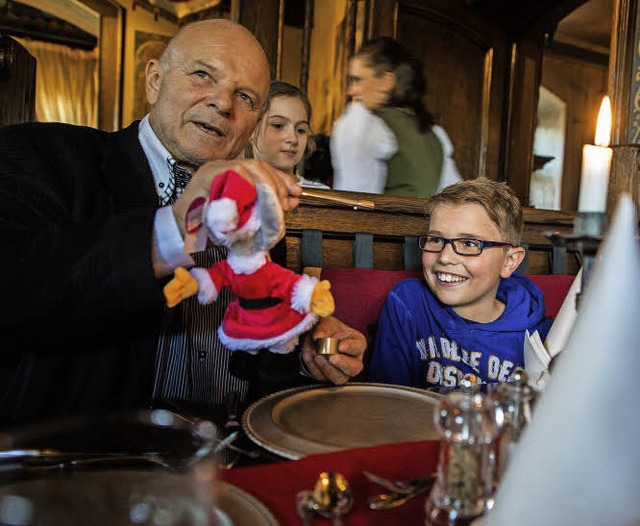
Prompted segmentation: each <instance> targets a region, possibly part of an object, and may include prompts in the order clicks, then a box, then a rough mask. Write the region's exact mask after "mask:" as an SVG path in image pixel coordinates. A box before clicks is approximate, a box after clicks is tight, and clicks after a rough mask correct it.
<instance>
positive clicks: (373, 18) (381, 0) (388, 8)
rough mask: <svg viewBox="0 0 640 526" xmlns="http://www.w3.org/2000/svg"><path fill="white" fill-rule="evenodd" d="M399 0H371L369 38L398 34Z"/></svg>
mask: <svg viewBox="0 0 640 526" xmlns="http://www.w3.org/2000/svg"><path fill="white" fill-rule="evenodd" d="M397 10H398V2H397V1H396V0H370V3H369V24H368V27H367V38H373V37H382V36H385V37H393V36H396V22H397Z"/></svg>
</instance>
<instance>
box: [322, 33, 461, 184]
mask: <svg viewBox="0 0 640 526" xmlns="http://www.w3.org/2000/svg"><path fill="white" fill-rule="evenodd" d="M425 91H426V83H425V79H424V73H423V69H422V64H421V63H420V61H419V60H418V59H417V58H416V57H414V56H413V55H412V54H411V53H410V52H409V51H408V50H407V49H406V48H404V46H402V45H401V44H400V43H399V42H398V41H397V40H394V39H393V38H389V37H380V38H376V39H373V40H370V41H369V42H367V43H365V44H363V45H362V47H361V48H360V50H359V51H358V53H357V54H356V55H355V56H354V57H353V58H352V59H351V60H350V62H349V84H348V88H347V95H348V96H349V97H350V98H351V103H350V104H349V105H348V107H347V109H346V111H345V113H344V115H342V116H341V117H340V118H339V119H338V120H337V121H336V122H335V124H334V127H333V132H332V135H331V155H332V163H333V168H334V179H333V187H334V188H335V189H337V190H352V191H359V192H371V193H385V194H393V195H403V196H412V197H429V196H431V195H433V194H434V193H436V191H437V190H438V189H440V188H443V187H444V186H448V185H449V184H452V183H455V182H458V181H460V180H461V178H460V175H459V173H458V170H457V168H456V166H455V162H454V161H453V159H452V157H451V155H452V153H453V146H452V144H451V141H450V139H449V137H448V136H447V133H446V132H445V131H444V129H443V128H441V127H440V126H436V125H435V124H434V120H433V117H432V115H431V114H430V113H429V112H428V111H427V110H426V109H425V107H424V104H423V97H424V95H425Z"/></svg>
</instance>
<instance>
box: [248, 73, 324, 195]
mask: <svg viewBox="0 0 640 526" xmlns="http://www.w3.org/2000/svg"><path fill="white" fill-rule="evenodd" d="M265 105H266V108H265V112H264V116H263V117H262V119H261V120H260V122H259V123H258V126H257V127H256V129H255V131H254V132H253V135H252V136H251V145H250V149H251V151H250V152H248V154H249V155H248V156H250V157H254V158H255V159H260V160H262V161H266V162H268V163H269V164H271V165H272V166H274V167H275V168H277V169H278V170H281V171H283V172H286V173H288V174H290V175H292V176H294V177H296V178H297V179H298V182H299V184H300V186H313V187H316V188H328V186H326V185H323V184H321V183H316V182H314V181H307V180H306V179H304V178H303V177H301V176H300V174H298V173H297V172H298V167H299V163H300V161H301V160H302V158H303V157H307V156H308V155H309V154H310V153H311V152H312V151H313V149H314V146H315V143H314V140H313V133H312V131H311V104H309V99H308V98H307V96H306V94H305V93H303V92H302V91H301V90H300V89H298V88H296V87H295V86H293V85H292V84H289V83H287V82H281V81H274V82H272V83H271V86H270V88H269V95H268V97H267V100H266V102H265Z"/></svg>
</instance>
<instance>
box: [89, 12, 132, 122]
mask: <svg viewBox="0 0 640 526" xmlns="http://www.w3.org/2000/svg"><path fill="white" fill-rule="evenodd" d="M80 1H81V2H82V3H83V4H85V5H86V6H87V7H89V8H90V9H93V10H94V11H96V12H97V13H99V14H100V35H99V38H98V45H99V47H100V61H99V73H98V77H99V88H98V128H100V129H101V130H105V131H115V130H119V129H120V127H121V126H122V86H123V71H122V64H123V58H124V57H123V53H124V31H125V16H126V11H125V9H124V8H123V7H122V6H120V5H119V4H118V3H117V2H116V1H115V0H80Z"/></svg>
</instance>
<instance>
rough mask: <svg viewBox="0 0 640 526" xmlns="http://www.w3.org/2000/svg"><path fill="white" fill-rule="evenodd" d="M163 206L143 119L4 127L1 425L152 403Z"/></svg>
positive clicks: (0, 166) (0, 144) (0, 138)
mask: <svg viewBox="0 0 640 526" xmlns="http://www.w3.org/2000/svg"><path fill="white" fill-rule="evenodd" d="M157 203H158V198H157V194H156V191H155V185H154V181H153V176H152V174H151V170H150V168H149V164H148V162H147V159H146V157H145V155H144V152H143V150H142V148H141V146H140V143H139V141H138V123H137V122H135V123H133V124H132V125H131V126H129V127H128V128H127V129H125V130H122V131H120V132H115V133H106V132H101V131H98V130H94V129H91V128H82V127H74V126H68V125H62V124H26V125H19V126H13V127H7V128H4V129H0V247H1V250H2V255H1V256H0V280H1V285H0V426H4V425H7V424H10V423H15V422H18V421H23V420H33V419H36V418H40V417H45V416H46V417H51V416H57V415H65V414H74V413H82V412H88V411H96V410H115V409H122V408H130V407H143V406H146V405H147V404H148V402H149V400H150V396H151V389H152V381H153V371H154V359H155V350H156V342H157V337H158V334H159V325H160V321H161V313H162V308H163V304H164V301H163V297H162V290H161V288H160V286H159V284H158V282H157V280H156V279H155V278H154V275H153V269H152V264H151V246H152V236H153V222H154V215H155V212H156V209H157V206H158V204H157Z"/></svg>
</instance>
